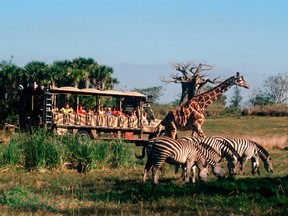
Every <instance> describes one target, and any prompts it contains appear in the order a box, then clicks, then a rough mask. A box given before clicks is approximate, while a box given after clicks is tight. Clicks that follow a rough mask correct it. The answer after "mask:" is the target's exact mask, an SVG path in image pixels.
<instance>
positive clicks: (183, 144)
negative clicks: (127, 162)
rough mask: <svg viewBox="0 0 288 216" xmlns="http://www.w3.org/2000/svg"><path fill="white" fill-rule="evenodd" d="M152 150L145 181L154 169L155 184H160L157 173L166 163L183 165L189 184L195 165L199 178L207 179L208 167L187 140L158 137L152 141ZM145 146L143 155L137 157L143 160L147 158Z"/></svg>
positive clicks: (146, 167)
mask: <svg viewBox="0 0 288 216" xmlns="http://www.w3.org/2000/svg"><path fill="white" fill-rule="evenodd" d="M148 146H150V148H151V149H150V150H149V152H148V151H147V153H148V155H147V156H148V159H147V162H146V164H145V169H144V176H143V181H144V182H145V181H146V178H147V173H148V172H149V170H150V169H151V168H152V167H153V169H152V179H153V183H155V184H158V178H157V172H158V170H159V169H160V168H161V166H162V165H163V163H164V162H166V163H168V164H172V165H182V166H183V167H185V169H186V171H185V182H189V178H190V171H191V168H192V166H193V165H194V164H196V166H197V167H198V168H199V170H200V171H199V177H200V178H201V179H207V175H208V166H207V164H206V162H205V161H204V160H203V158H202V157H200V156H199V152H198V151H197V149H196V148H195V146H194V145H191V144H190V142H188V141H185V140H175V139H172V138H170V137H164V136H163V137H156V138H153V139H152V140H151V141H150V144H148ZM145 148H146V147H145V146H144V147H143V149H142V155H141V156H137V158H139V159H141V158H144V156H145Z"/></svg>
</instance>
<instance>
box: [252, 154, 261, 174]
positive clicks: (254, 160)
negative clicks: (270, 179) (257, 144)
mask: <svg viewBox="0 0 288 216" xmlns="http://www.w3.org/2000/svg"><path fill="white" fill-rule="evenodd" d="M251 163H252V171H251V173H252V174H253V175H254V174H255V173H256V172H257V173H258V175H260V167H259V158H258V157H255V156H253V157H252V158H251Z"/></svg>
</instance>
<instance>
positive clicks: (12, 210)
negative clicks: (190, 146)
mask: <svg viewBox="0 0 288 216" xmlns="http://www.w3.org/2000/svg"><path fill="white" fill-rule="evenodd" d="M287 120H288V119H287V117H247V116H239V117H208V119H207V121H206V122H205V123H204V125H203V129H204V130H205V131H206V132H207V135H216V134H218V135H219V134H221V135H228V136H231V137H239V136H241V137H248V138H250V139H254V140H256V141H258V142H259V143H261V144H262V145H263V146H265V148H266V149H267V150H268V151H269V153H270V154H271V156H272V159H273V166H274V173H272V174H270V173H267V172H266V170H265V169H264V167H263V164H261V174H260V176H258V175H255V176H253V175H252V174H251V167H250V166H249V165H248V166H246V168H245V172H244V175H243V176H236V177H235V178H227V179H225V180H223V181H217V179H216V177H214V176H213V175H212V174H211V175H210V177H209V181H208V182H207V183H203V182H197V183H196V184H194V185H193V184H192V183H189V184H185V183H184V182H183V181H182V180H179V177H180V174H177V175H175V174H174V167H172V166H169V165H165V166H164V170H162V172H161V174H160V176H159V177H160V184H159V185H153V184H152V183H151V173H149V175H148V176H149V179H148V181H147V182H146V183H145V184H144V183H143V182H142V175H143V168H144V164H145V162H146V161H145V160H140V161H139V160H137V159H136V158H135V156H134V154H135V153H137V154H140V152H141V147H137V146H135V145H134V144H131V143H124V142H122V141H121V140H118V141H111V142H97V141H91V140H79V139H78V138H77V137H73V136H54V135H51V134H49V133H47V132H45V131H43V130H39V131H37V132H36V133H35V134H32V135H30V134H17V133H16V134H15V135H14V136H13V139H11V141H10V144H5V145H1V149H0V167H1V178H0V187H1V192H0V205H1V208H0V214H1V215H23V214H25V215H170V214H174V215H191V214H196V215H211V214H224V215H285V214H287V213H288V207H287V206H288V205H287V204H288V199H287V192H288V171H287V168H286V167H287V165H288V155H287V151H286V150H285V149H286V146H287V144H288V143H287V132H288V125H287ZM227 123H229V124H227ZM186 134H188V133H187V132H182V135H186Z"/></svg>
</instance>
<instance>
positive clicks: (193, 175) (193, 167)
mask: <svg viewBox="0 0 288 216" xmlns="http://www.w3.org/2000/svg"><path fill="white" fill-rule="evenodd" d="M191 170H192V182H193V183H195V182H196V165H193V166H192V168H191Z"/></svg>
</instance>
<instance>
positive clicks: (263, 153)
mask: <svg viewBox="0 0 288 216" xmlns="http://www.w3.org/2000/svg"><path fill="white" fill-rule="evenodd" d="M250 142H252V143H254V144H255V145H256V148H257V151H258V155H259V157H260V158H261V160H262V161H263V163H264V168H265V169H266V170H267V172H269V173H273V164H272V158H271V156H270V155H269V153H268V151H267V150H266V149H265V148H264V147H263V146H262V145H260V144H259V143H256V142H254V141H250ZM258 174H260V170H259V172H258Z"/></svg>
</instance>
